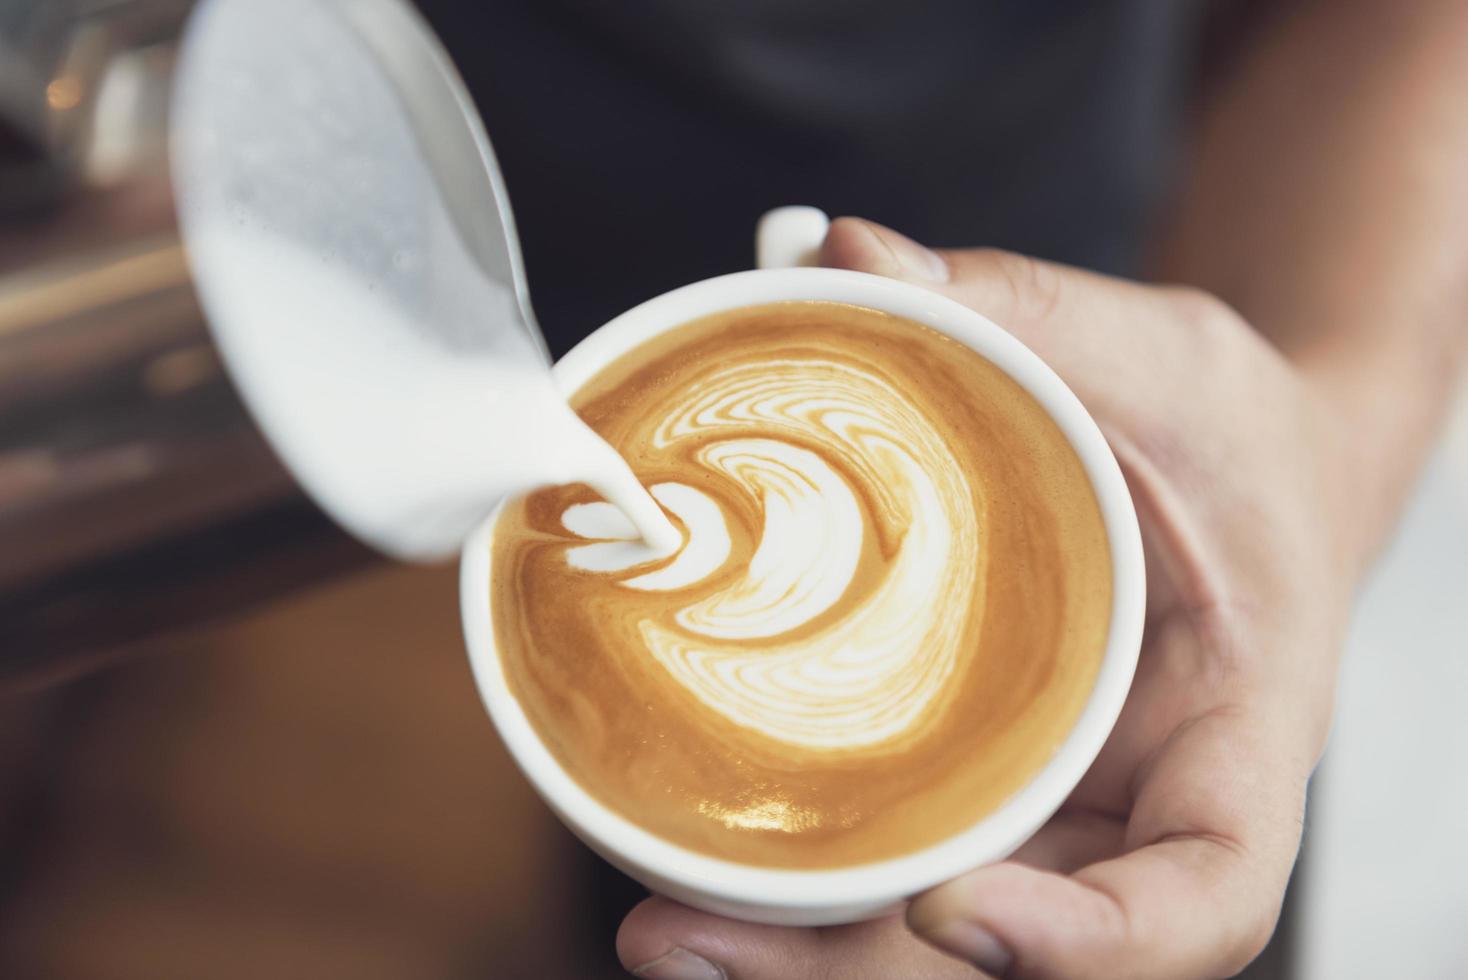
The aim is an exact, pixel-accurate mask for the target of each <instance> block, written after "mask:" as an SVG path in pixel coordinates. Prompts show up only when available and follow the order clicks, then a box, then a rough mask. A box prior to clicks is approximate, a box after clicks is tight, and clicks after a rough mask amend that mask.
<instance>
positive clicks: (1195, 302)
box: [1162, 286, 1244, 332]
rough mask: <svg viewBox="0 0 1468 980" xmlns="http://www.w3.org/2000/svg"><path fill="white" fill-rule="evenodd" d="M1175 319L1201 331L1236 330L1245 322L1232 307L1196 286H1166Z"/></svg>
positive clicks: (1165, 293)
mask: <svg viewBox="0 0 1468 980" xmlns="http://www.w3.org/2000/svg"><path fill="white" fill-rule="evenodd" d="M1162 289H1163V293H1164V295H1165V296H1166V297H1167V300H1168V302H1169V304H1170V305H1171V307H1172V312H1173V318H1174V319H1175V320H1177V321H1179V322H1181V323H1183V324H1185V325H1187V326H1189V327H1193V328H1195V329H1196V330H1200V331H1209V332H1212V331H1221V330H1228V331H1233V330H1236V329H1237V328H1238V327H1239V326H1241V325H1242V324H1243V322H1244V320H1243V317H1241V316H1240V315H1239V314H1238V311H1236V310H1235V309H1234V308H1233V307H1232V306H1230V305H1228V303H1226V302H1225V301H1223V300H1222V299H1219V298H1218V297H1217V296H1215V295H1214V294H1212V293H1210V292H1208V291H1207V290H1204V289H1198V288H1196V287H1194V286H1164V287H1162Z"/></svg>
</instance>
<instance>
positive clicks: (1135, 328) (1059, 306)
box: [820, 218, 1199, 402]
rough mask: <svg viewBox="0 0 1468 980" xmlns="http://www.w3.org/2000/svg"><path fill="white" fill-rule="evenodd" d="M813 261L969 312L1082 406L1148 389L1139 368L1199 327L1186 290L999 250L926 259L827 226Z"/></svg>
mask: <svg viewBox="0 0 1468 980" xmlns="http://www.w3.org/2000/svg"><path fill="white" fill-rule="evenodd" d="M820 260H821V264H822V265H824V266H827V267H830V268H835V269H851V270H855V271H858V272H869V273H873V274H875V275H879V276H886V277H888V278H892V279H900V280H903V281H905V282H908V283H911V284H913V285H915V286H922V287H924V288H927V289H931V290H932V291H934V292H937V293H941V294H942V295H944V296H947V297H949V298H950V299H954V300H957V301H958V302H960V303H962V304H964V305H965V306H967V307H969V308H970V309H972V310H976V311H977V312H979V313H981V314H983V315H984V316H986V317H988V318H989V319H991V320H993V321H994V322H995V323H997V324H999V325H1000V326H1001V327H1003V328H1004V329H1005V330H1007V331H1009V332H1010V333H1012V334H1014V335H1015V336H1016V337H1018V338H1019V339H1020V340H1021V341H1023V342H1024V343H1025V345H1026V346H1028V347H1029V348H1030V349H1031V350H1033V351H1034V352H1035V353H1037V354H1039V355H1040V357H1041V358H1043V359H1044V360H1045V361H1046V362H1048V363H1049V364H1050V366H1051V367H1053V368H1054V369H1055V370H1056V371H1057V372H1058V373H1059V374H1060V376H1061V377H1062V378H1064V379H1065V380H1066V381H1067V382H1068V383H1069V384H1070V385H1071V386H1072V387H1073V388H1075V389H1076V392H1077V394H1079V395H1081V398H1082V400H1084V401H1088V402H1092V401H1102V402H1104V401H1106V400H1107V398H1106V396H1107V395H1108V393H1112V394H1114V393H1115V391H1116V390H1122V391H1129V392H1130V394H1129V395H1128V397H1129V398H1132V399H1134V398H1135V397H1136V388H1135V384H1146V383H1147V376H1146V371H1144V370H1143V368H1147V367H1148V365H1151V364H1152V363H1153V362H1155V361H1157V360H1158V359H1159V358H1160V356H1161V355H1162V354H1163V353H1164V352H1165V351H1166V350H1167V349H1168V348H1169V347H1170V346H1175V345H1177V344H1179V343H1181V342H1183V340H1184V335H1185V334H1186V333H1187V332H1186V331H1183V332H1179V331H1177V330H1175V329H1167V328H1169V327H1174V326H1175V325H1176V324H1177V323H1179V322H1188V321H1196V320H1198V319H1199V316H1197V315H1194V314H1192V313H1189V306H1188V304H1187V303H1186V302H1185V301H1184V296H1185V294H1187V293H1188V292H1189V291H1187V290H1178V289H1168V288H1158V287H1155V286H1148V285H1143V284H1141V283H1136V282H1130V281H1128V280H1125V279H1116V278H1113V277H1111V276H1105V275H1101V274H1100V273H1095V272H1088V271H1086V270H1084V269H1077V268H1074V267H1072V266H1066V265H1061V264H1058V263H1055V262H1047V261H1044V260H1042V259H1036V258H1032V257H1030V256H1028V255H1021V254H1019V253H1017V252H1006V251H1003V250H1001V249H993V248H969V249H937V250H935V249H929V248H926V247H925V246H923V245H920V244H918V243H917V242H915V241H913V240H912V239H911V238H908V237H907V236H906V235H902V234H899V233H898V232H895V231H893V230H892V229H891V228H887V227H884V226H882V225H879V224H876V223H875V222H871V221H866V220H864V219H861V218H837V219H836V220H835V221H833V222H831V227H830V230H829V231H828V232H827V234H826V239H825V241H824V242H823V243H822V245H821V251H820ZM1193 306H1194V307H1196V306H1197V304H1196V303H1194V304H1193ZM1169 335H1171V336H1170V337H1169ZM1149 370H1150V368H1149ZM1139 372H1141V376H1138V374H1139Z"/></svg>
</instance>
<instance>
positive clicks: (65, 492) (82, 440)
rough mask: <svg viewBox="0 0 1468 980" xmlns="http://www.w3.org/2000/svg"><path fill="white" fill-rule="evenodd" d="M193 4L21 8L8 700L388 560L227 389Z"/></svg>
mask: <svg viewBox="0 0 1468 980" xmlns="http://www.w3.org/2000/svg"><path fill="white" fill-rule="evenodd" d="M191 5H192V4H191V2H190V0H0V690H4V689H14V688H17V687H20V686H30V685H35V684H40V683H45V682H47V681H50V680H54V679H58V678H62V677H65V676H68V675H71V674H74V673H77V672H79V671H82V670H84V669H86V668H88V667H89V666H91V665H94V664H97V663H99V662H104V661H106V660H109V659H113V658H116V657H119V656H124V655H126V654H127V653H128V652H129V651H130V650H137V649H140V648H142V647H143V646H145V645H146V644H147V643H148V642H149V641H150V640H152V639H155V638H156V637H157V636H158V635H160V634H162V633H164V632H166V631H172V630H176V629H179V628H181V627H186V626H190V625H195V624H201V623H204V622H207V621H209V620H211V619H214V618H217V617H220V616H224V615H226V614H229V613H232V612H237V611H240V610H242V609H245V608H248V607H249V606H250V605H252V604H254V603H259V602H262V601H264V600H267V599H269V598H271V597H273V596H277V595H280V594H282V593H285V592H288V591H290V590H294V589H297V588H300V587H302V586H305V585H307V584H309V583H313V582H318V581H321V580H324V579H326V578H329V577H331V576H333V575H336V574H340V573H343V572H345V571H348V570H351V569H353V568H357V567H361V566H363V565H365V564H367V563H368V562H370V561H372V560H374V558H373V554H372V552H370V551H369V550H368V549H367V548H366V547H365V546H363V545H361V544H359V543H357V542H356V541H354V540H353V539H351V538H350V537H348V536H347V535H346V534H345V533H344V532H342V531H341V530H339V529H338V528H337V527H336V526H335V525H334V524H332V523H331V521H329V520H328V519H327V518H326V517H325V516H324V515H323V514H322V513H321V512H320V511H319V510H318V509H317V508H316V507H315V505H313V504H312V503H311V502H310V501H309V500H308V499H307V498H306V497H305V495H304V494H303V493H302V491H301V490H300V489H299V488H298V486H297V485H296V483H295V482H294V480H293V479H292V478H291V476H290V475H289V474H288V473H287V472H286V470H285V468H284V467H283V466H282V465H281V463H280V462H279V461H278V460H277V459H276V457H275V455H274V454H273V453H272V451H271V449H270V448H269V447H268V445H267V444H266V442H265V441H264V439H263V438H262V436H261V435H260V434H259V432H258V431H257V429H256V427H255V425H254V424H253V423H252V421H251V420H250V417H249V415H248V414H247V413H246V411H245V409H244V407H243V405H242V404H241V402H240V399H239V397H238V396H237V395H236V393H235V391H234V389H233V388H232V387H231V384H230V382H229V380H228V378H227V377H226V375H225V373H224V370H223V368H222V365H221V363H220V360H219V357H218V355H217V352H216V350H215V348H214V346H213V344H212V342H211V340H210V337H209V333H208V331H207V328H206V325H205V321H204V318H203V314H202V312H201V310H200V308H199V304H198V301H197V299H196V296H195V292H194V289H193V287H192V284H191V282H190V275H189V271H188V266H187V263H186V261H185V255H184V251H183V248H182V245H181V243H180V240H179V232H178V228H177V223H176V220H175V214H174V204H173V195H172V192H171V188H170V184H169V176H168V164H167V119H168V105H169V97H170V89H171V82H172V67H173V63H174V58H175V53H176V50H177V43H178V38H179V35H180V32H181V30H182V28H183V25H184V22H185V20H186V17H187V15H188V12H189V8H190V7H191Z"/></svg>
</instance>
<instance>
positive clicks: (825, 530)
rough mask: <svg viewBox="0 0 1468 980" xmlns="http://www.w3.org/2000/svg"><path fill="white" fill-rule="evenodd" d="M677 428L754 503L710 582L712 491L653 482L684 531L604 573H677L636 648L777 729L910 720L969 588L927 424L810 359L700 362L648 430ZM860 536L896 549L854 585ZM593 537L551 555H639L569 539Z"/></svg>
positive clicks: (818, 744)
mask: <svg viewBox="0 0 1468 980" xmlns="http://www.w3.org/2000/svg"><path fill="white" fill-rule="evenodd" d="M745 433H749V434H748V435H745ZM685 443H686V444H688V445H692V446H696V447H697V448H696V449H694V451H693V452H692V453H691V457H692V458H693V459H694V460H696V461H697V463H698V465H699V467H700V468H701V470H702V471H703V472H704V473H707V474H710V475H711V476H714V477H715V478H717V480H719V481H720V482H723V483H724V484H725V485H726V486H727V488H728V492H730V493H740V494H743V495H745V496H747V497H748V498H749V499H750V500H751V501H752V502H753V503H754V506H755V510H756V513H757V514H758V515H759V519H760V530H759V538H758V543H757V545H756V547H755V548H754V550H753V553H752V554H750V555H747V556H743V560H742V561H740V562H739V563H738V564H739V567H737V568H734V569H731V570H730V574H728V575H725V576H722V580H719V579H717V578H715V579H714V580H713V581H712V582H711V580H710V579H711V577H712V576H714V574H715V573H716V572H717V571H718V570H719V569H720V568H721V567H722V566H723V565H724V564H725V563H726V562H728V561H729V560H730V552H729V544H728V542H729V534H728V530H727V528H726V524H725V517H724V515H723V513H722V511H721V510H720V509H719V508H718V506H717V503H716V501H714V500H713V499H712V498H710V497H708V496H706V495H705V494H703V493H702V492H701V491H699V490H697V489H695V488H694V487H691V486H687V485H684V484H680V483H664V484H660V485H657V486H656V487H654V488H653V492H654V494H655V496H657V497H658V498H659V500H660V501H662V503H663V504H664V505H665V506H666V507H667V508H668V509H669V510H671V511H672V512H673V513H674V514H675V515H677V516H678V517H679V518H680V519H681V520H682V522H683V523H684V525H685V526H686V527H687V535H688V538H687V544H686V545H685V547H684V548H683V550H682V551H681V552H680V553H679V554H678V555H677V556H676V557H674V558H673V560H672V561H671V562H670V563H669V564H668V565H667V566H665V567H664V568H661V569H658V570H656V571H652V572H647V573H643V574H639V575H636V576H631V577H628V578H625V579H622V580H621V581H619V583H618V584H619V585H621V586H622V587H624V588H629V589H638V590H659V591H671V590H677V591H679V592H680V596H679V598H678V600H677V601H676V602H672V603H669V605H668V607H667V611H666V612H665V613H660V614H659V615H656V616H650V617H648V618H647V619H644V620H642V621H641V622H640V623H639V624H638V626H639V629H640V632H641V636H642V639H643V641H644V643H645V644H646V650H647V652H648V654H650V655H651V656H652V657H653V658H654V659H655V660H656V661H657V662H658V663H660V664H661V665H662V666H663V667H664V668H666V670H667V671H668V673H669V674H670V675H671V676H672V677H674V678H676V679H677V680H678V682H679V683H680V684H682V685H683V686H684V687H686V688H687V689H688V690H689V691H690V692H692V693H693V694H694V695H695V696H696V697H697V698H698V699H699V700H700V701H701V702H703V704H705V705H706V706H707V707H708V708H709V709H710V710H713V711H716V712H718V713H719V714H720V715H723V716H724V717H726V718H728V719H729V720H730V721H733V722H735V723H737V724H740V725H744V726H747V727H749V728H751V729H755V730H757V731H759V732H762V733H763V734H765V735H768V736H769V737H771V738H773V739H777V740H779V741H782V742H787V743H791V744H794V745H800V746H806V747H810V748H818V749H850V748H857V747H869V746H874V745H877V744H880V743H893V742H900V741H901V740H902V739H904V738H906V737H911V736H913V735H915V734H917V733H918V731H920V729H921V726H920V724H919V722H920V720H921V719H922V718H924V717H931V716H932V715H933V714H934V710H933V709H934V702H935V701H937V700H938V699H939V698H940V697H941V696H942V694H943V691H944V686H945V684H946V682H947V681H948V680H949V679H950V678H951V677H952V675H953V672H954V669H955V667H956V666H957V664H958V661H959V655H960V651H959V644H960V642H961V640H962V636H963V626H964V623H965V622H966V621H968V620H969V618H970V617H971V616H976V615H977V612H978V610H977V609H976V608H974V607H976V606H978V605H979V604H980V603H981V602H982V596H981V594H980V593H979V591H978V590H976V588H975V580H976V579H977V577H978V575H979V569H980V564H981V563H980V551H979V519H978V514H977V507H976V502H975V499H974V495H973V491H972V489H971V488H970V487H969V485H968V482H967V480H966V479H965V478H964V474H963V471H962V470H961V469H960V468H959V467H958V466H957V465H956V463H955V461H954V459H953V454H952V451H951V450H950V449H949V447H948V446H947V444H946V443H945V442H944V441H943V438H942V436H941V435H940V434H939V433H938V432H937V431H935V430H934V428H933V426H932V425H931V424H929V423H928V421H927V420H926V419H924V418H923V416H922V415H921V414H920V413H918V412H917V411H916V410H915V409H914V408H913V406H912V405H911V404H909V403H908V402H907V400H906V399H904V398H903V396H902V395H901V394H900V393H899V392H897V391H896V390H894V389H893V388H892V386H891V385H890V384H888V383H886V382H885V381H883V380H882V379H881V378H880V377H878V376H876V375H874V374H873V373H871V372H870V371H867V370H863V369H861V368H858V367H855V366H852V365H849V364H843V363H840V362H836V361H831V360H825V359H818V358H809V359H801V360H793V359H783V360H772V361H757V362H754V363H751V364H745V365H739V366H736V367H733V368H729V369H727V370H722V371H718V372H716V373H714V374H713V375H711V376H710V377H708V378H707V379H706V380H705V381H704V382H703V384H701V385H700V386H699V388H698V389H697V390H696V391H695V392H693V393H691V394H690V396H689V397H688V399H687V400H686V401H685V402H684V403H682V404H680V405H677V406H676V407H675V408H674V409H673V410H672V412H671V413H670V414H669V416H668V417H667V419H666V421H664V422H663V424H662V425H660V426H659V427H658V429H657V431H656V432H655V433H654V435H653V439H652V445H653V448H654V449H656V450H658V451H668V452H674V453H676V452H677V451H678V450H679V448H680V447H681V446H682V445H683V444H685ZM806 447H809V448H806ZM854 487H859V488H860V493H858V492H857V490H856V489H854ZM863 501H865V502H867V503H866V505H864V504H863ZM596 506H601V507H605V508H606V509H607V510H608V511H610V512H611V514H610V515H607V517H606V518H604V520H608V521H610V522H612V523H617V522H616V521H615V518H613V517H611V515H615V514H616V512H615V511H614V510H612V509H611V508H610V505H605V504H603V505H596V504H590V505H588V504H581V505H575V506H573V508H571V509H570V511H569V512H570V513H576V512H577V511H578V510H580V511H583V512H584V508H587V507H596ZM618 516H620V515H618ZM563 523H564V524H567V525H568V530H570V531H572V532H573V533H581V534H586V533H587V532H590V533H591V534H593V535H594V534H595V533H596V530H595V529H594V528H592V527H589V526H588V525H587V524H585V523H584V521H583V520H581V519H576V518H573V519H572V520H571V521H569V522H567V521H565V520H563ZM614 530H615V532H617V533H618V536H621V537H628V536H630V535H631V533H632V531H631V528H630V526H629V527H626V528H615V529H614ZM604 533H605V532H604ZM868 540H871V541H873V542H882V541H886V542H890V543H891V544H890V545H889V547H891V548H892V549H894V554H893V555H892V557H891V558H890V559H889V560H888V567H887V569H886V571H885V574H883V575H882V576H881V582H880V584H879V585H877V587H876V588H875V589H872V590H870V591H867V592H863V591H862V590H858V589H855V588H854V586H855V584H856V580H857V570H858V567H859V566H860V565H861V564H862V562H863V542H865V541H868ZM596 547H600V546H597V545H588V546H583V547H582V548H574V549H572V550H571V551H570V553H569V555H568V558H569V560H570V561H571V562H572V564H573V565H577V566H579V567H583V568H588V567H599V568H601V569H602V570H603V571H616V570H619V569H618V566H619V565H622V566H624V567H625V566H631V565H633V564H635V563H639V562H640V561H641V560H643V559H645V557H646V555H643V554H638V553H637V552H636V551H634V550H631V549H627V550H624V551H623V552H621V561H615V560H614V561H612V562H601V563H598V562H596V561H594V560H591V559H589V558H588V556H587V555H586V552H587V551H588V550H590V549H592V548H596ZM874 550H876V549H874ZM578 552H579V553H580V554H578ZM866 560H867V561H873V560H874V559H873V557H872V556H867V559H866ZM690 569H697V570H698V571H699V572H701V573H703V574H702V575H697V576H695V575H692V574H689V570H690ZM693 586H704V587H703V588H697V589H692V588H690V587H693ZM833 610H834V613H835V614H834V615H833V616H832V615H828V616H826V617H825V619H824V620H821V617H822V616H823V614H827V613H828V612H832V611H833Z"/></svg>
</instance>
